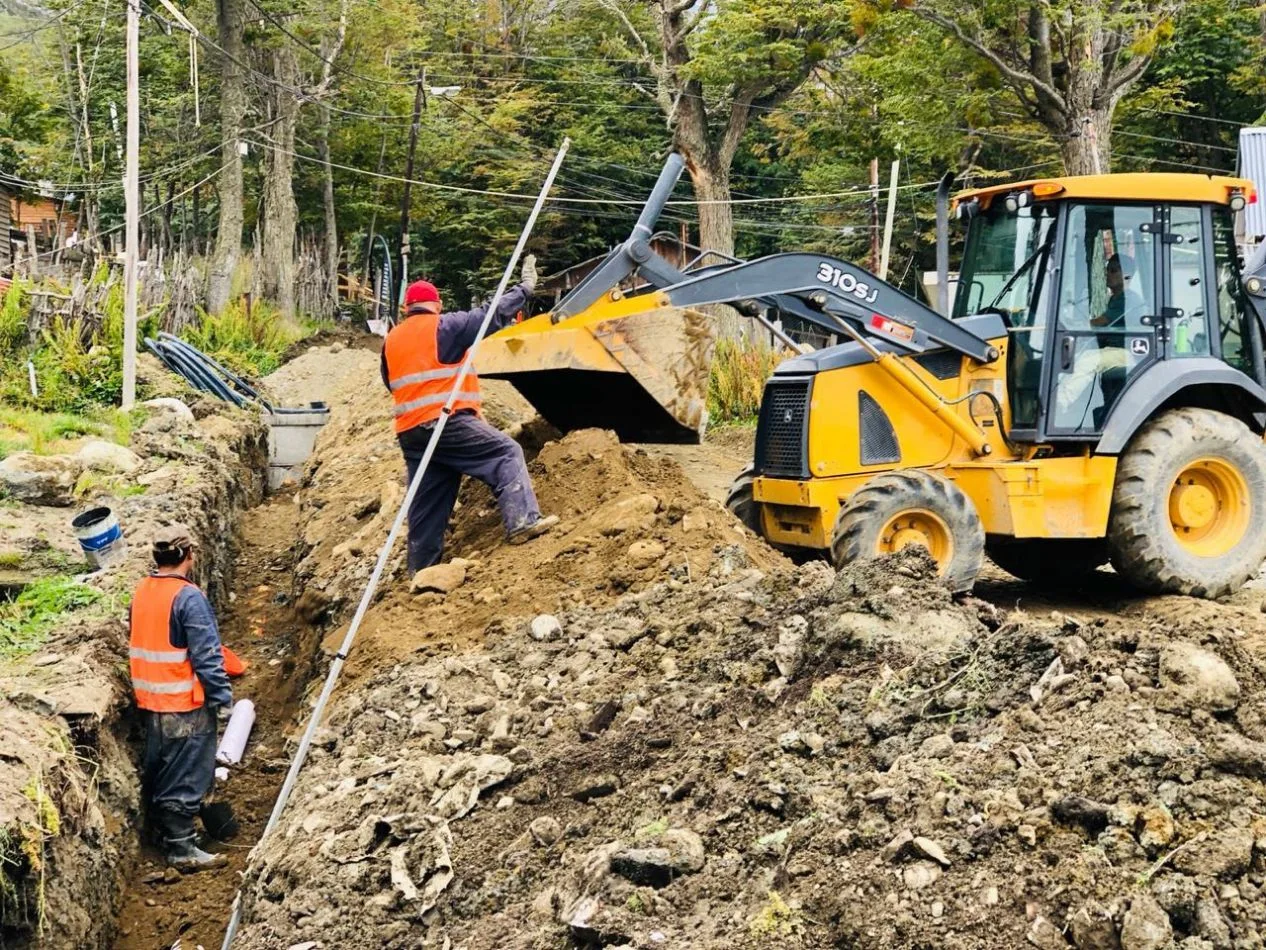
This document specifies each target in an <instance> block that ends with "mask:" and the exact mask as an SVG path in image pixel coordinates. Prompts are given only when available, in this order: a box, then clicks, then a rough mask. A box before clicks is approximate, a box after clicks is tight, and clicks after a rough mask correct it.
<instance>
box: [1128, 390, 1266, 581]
mask: <svg viewBox="0 0 1266 950" xmlns="http://www.w3.org/2000/svg"><path fill="white" fill-rule="evenodd" d="M1108 546H1109V550H1110V551H1111V555H1112V565H1113V566H1114V567H1115V568H1116V569H1117V571H1118V572H1119V573H1120V574H1121V575H1123V576H1124V577H1125V578H1126V579H1127V580H1129V581H1130V582H1131V583H1133V584H1135V585H1136V586H1138V587H1140V588H1142V589H1143V590H1147V591H1153V592H1156V593H1170V594H1187V595H1190V596H1193V597H1221V596H1223V595H1225V594H1229V593H1231V592H1232V591H1234V590H1238V589H1239V588H1240V587H1242V586H1243V584H1244V582H1245V581H1247V580H1248V579H1249V578H1250V577H1252V576H1253V575H1254V574H1256V573H1257V571H1258V570H1259V569H1260V567H1261V564H1262V560H1263V558H1266V443H1263V442H1262V438H1261V436H1259V435H1257V434H1256V433H1254V432H1252V431H1251V430H1250V429H1249V428H1248V426H1246V425H1245V424H1244V423H1243V422H1241V421H1240V420H1238V419H1235V418H1233V417H1232V416H1228V415H1225V414H1223V413H1220V412H1214V411H1213V410H1210V409H1174V410H1170V411H1169V412H1165V413H1163V414H1161V415H1160V416H1158V417H1157V418H1155V419H1154V420H1152V421H1151V422H1149V423H1147V424H1146V425H1145V426H1143V427H1142V428H1141V429H1140V430H1139V432H1138V433H1137V434H1136V435H1135V436H1134V438H1133V439H1132V440H1131V441H1130V444H1129V445H1128V446H1127V447H1126V450H1125V453H1124V454H1123V455H1122V456H1121V461H1120V463H1119V464H1118V466H1117V477H1116V486H1115V488H1114V489H1113V493H1112V513H1111V516H1110V518H1109V523H1108Z"/></svg>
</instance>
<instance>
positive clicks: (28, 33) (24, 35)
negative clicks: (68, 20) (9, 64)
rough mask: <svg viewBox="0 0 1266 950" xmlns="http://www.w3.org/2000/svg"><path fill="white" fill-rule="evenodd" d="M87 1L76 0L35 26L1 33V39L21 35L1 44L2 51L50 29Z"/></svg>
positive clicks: (0, 50)
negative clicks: (10, 41) (4, 44)
mask: <svg viewBox="0 0 1266 950" xmlns="http://www.w3.org/2000/svg"><path fill="white" fill-rule="evenodd" d="M86 2H87V0H75V2H74V3H72V4H71V5H70V6H68V7H67V8H66V9H65V10H62V11H61V12H59V13H55V14H53V15H52V16H50V17H48V18H47V19H44V20H41V21H40V22H39V23H37V24H35V26H32V27H28V28H27V29H25V30H15V31H13V32H12V33H0V39H9V38H10V37H14V36H16V37H19V39H17V40H16V41H15V42H13V43H9V44H8V45H6V46H0V52H3V51H4V50H7V49H12V48H13V47H15V46H19V45H21V44H22V43H23V42H24V41H25V40H28V39H30V38H31V37H32V36H34V35H35V34H36V33H39V32H40V31H41V30H46V29H48V28H49V27H50V26H52V25H53V24H55V23H57V22H58V21H59V20H61V19H62V18H63V17H65V16H66V15H67V14H69V13H72V12H74V11H75V10H77V9H79V8H80V7H82V6H83V5H84V4H85V3H86Z"/></svg>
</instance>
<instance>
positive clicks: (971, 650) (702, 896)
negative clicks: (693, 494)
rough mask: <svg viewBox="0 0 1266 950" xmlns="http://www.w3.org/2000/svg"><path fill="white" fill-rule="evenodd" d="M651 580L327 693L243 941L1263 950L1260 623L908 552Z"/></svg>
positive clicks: (720, 555)
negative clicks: (998, 605)
mask: <svg viewBox="0 0 1266 950" xmlns="http://www.w3.org/2000/svg"><path fill="white" fill-rule="evenodd" d="M562 556H566V555H562ZM655 570H656V571H657V572H658V577H657V578H656V581H655V583H653V584H650V585H649V586H646V587H644V588H641V589H637V590H633V591H630V592H628V593H625V594H624V595H623V596H621V597H619V598H618V599H614V600H612V601H610V602H608V603H606V604H605V605H603V606H602V607H601V608H600V609H599V608H595V607H591V606H586V605H585V603H583V602H577V603H576V604H575V606H573V607H569V608H568V609H564V610H561V611H559V613H558V614H557V615H548V614H540V615H535V616H533V615H526V616H521V617H513V616H510V615H506V616H504V617H503V618H501V619H498V620H494V621H493V622H492V623H491V624H490V625H489V626H488V627H487V629H486V630H485V631H484V636H483V640H482V643H480V644H478V645H474V646H467V647H464V648H463V649H462V650H461V651H460V652H458V651H455V650H454V649H452V648H450V647H447V646H445V644H443V643H442V642H429V643H424V644H422V645H421V646H420V647H418V649H417V650H415V651H414V653H413V654H411V655H410V656H408V657H407V658H406V659H404V660H402V661H401V662H399V663H398V664H396V665H394V666H392V667H390V668H389V669H384V670H381V671H379V672H378V673H377V674H375V675H373V676H372V677H367V678H365V679H364V680H363V681H362V682H361V684H360V685H359V686H358V687H357V688H356V689H355V690H354V691H352V692H349V693H345V694H343V695H342V696H341V698H339V701H338V702H337V703H336V705H335V708H334V710H333V712H332V714H331V715H330V716H329V718H328V721H327V723H326V724H325V725H324V726H323V727H322V729H321V731H320V734H319V739H318V743H317V745H316V747H315V748H314V751H313V754H312V757H311V759H310V761H309V764H308V766H307V767H306V768H305V771H304V773H303V775H302V778H301V780H300V783H299V786H298V788H297V790H296V793H295V797H294V799H293V800H292V802H291V804H290V807H289V809H288V811H287V813H286V816H285V818H284V819H283V822H282V824H281V826H280V827H279V829H278V832H277V833H276V834H275V835H274V836H273V837H272V839H271V840H270V841H269V842H267V844H266V845H265V846H264V848H263V849H262V853H260V854H258V855H257V856H256V859H255V861H254V862H253V864H252V866H251V869H250V870H249V872H248V875H247V879H246V882H245V902H246V903H245V925H244V927H243V930H242V931H241V934H240V936H239V939H238V941H237V943H236V944H235V946H237V947H240V948H248V947H254V948H265V947H267V948H275V947H286V946H292V945H294V944H297V943H305V945H308V944H307V943H306V942H308V941H315V942H316V943H315V944H312V945H314V946H320V947H340V948H356V947H365V948H368V947H374V948H378V947H417V946H428V947H437V948H438V947H445V948H453V950H456V948H469V950H475V948H565V947H586V948H588V947H638V948H653V947H680V948H722V947H724V948H727V950H734V948H747V947H841V948H898V947H900V948H966V947H999V948H1001V947H1007V948H1014V947H1023V946H1036V947H1039V948H1043V950H1046V948H1051V950H1053V948H1063V947H1069V946H1073V947H1078V948H1082V950H1090V948H1094V950H1108V948H1123V950H1161V948H1169V947H1175V946H1177V947H1181V948H1183V950H1227V948H1256V947H1262V946H1263V945H1264V938H1263V933H1266V891H1264V890H1263V887H1264V885H1266V874H1264V873H1263V872H1264V871H1266V790H1264V788H1263V785H1262V784H1261V783H1262V780H1263V778H1266V741H1264V740H1266V721H1264V715H1266V693H1264V692H1263V679H1264V673H1266V670H1264V668H1263V663H1262V661H1261V660H1259V659H1257V657H1256V655H1255V654H1254V653H1252V652H1251V651H1250V649H1249V647H1250V646H1251V644H1248V643H1247V642H1246V641H1247V640H1248V639H1251V638H1250V636H1249V635H1248V634H1245V633H1243V632H1241V631H1240V630H1237V629H1232V628H1224V629H1219V628H1217V627H1216V626H1211V625H1210V624H1208V623H1205V622H1196V621H1191V622H1187V621H1183V620H1181V619H1178V620H1174V619H1172V618H1171V619H1169V620H1161V619H1152V620H1148V619H1146V618H1145V619H1143V620H1141V621H1140V620H1138V619H1137V618H1136V619H1135V620H1133V621H1130V622H1128V623H1127V622H1126V621H1123V620H1119V619H1106V620H1097V621H1094V622H1088V623H1079V622H1077V621H1074V620H1071V619H1068V618H1063V617H1059V616H1055V617H1047V618H1042V619H1038V618H1036V617H1028V616H1025V615H1023V614H1018V613H1017V614H1013V615H1005V614H1002V613H1000V612H998V611H997V610H995V608H993V607H991V606H990V605H988V604H986V603H983V602H981V601H974V600H967V601H965V602H958V601H955V600H954V599H953V598H952V597H951V596H950V594H949V593H948V592H946V590H945V589H944V588H943V587H942V586H940V585H939V584H938V583H937V581H936V579H935V577H934V576H933V572H932V569H931V565H930V562H929V561H927V559H926V557H925V555H923V554H922V553H921V552H917V551H907V552H904V553H903V554H901V555H897V556H895V557H893V558H889V559H887V560H885V561H882V562H876V563H873V564H870V565H866V566H859V567H856V568H849V569H846V570H844V571H842V572H841V573H839V574H838V575H836V574H835V572H833V571H832V570H830V569H829V568H828V567H827V566H826V565H825V564H822V563H811V564H807V565H805V566H803V567H799V568H792V567H790V566H776V567H773V568H771V569H770V571H769V573H765V572H763V571H761V570H759V569H757V568H754V567H752V566H751V563H750V560H749V557H748V555H747V554H746V553H745V552H744V551H743V549H742V548H741V547H739V546H737V545H734V546H729V547H723V548H720V549H718V550H717V552H716V556H715V557H714V558H713V559H712V562H711V566H710V567H709V568H708V569H707V570H706V571H694V572H691V571H689V570H688V569H687V568H686V567H685V566H684V565H677V564H674V563H673V562H672V559H670V558H665V559H664V560H663V561H662V562H661V563H658V564H657V565H656V566H655ZM505 583H506V584H507V585H509V584H512V583H514V581H513V579H512V578H510V577H507V578H506V580H505Z"/></svg>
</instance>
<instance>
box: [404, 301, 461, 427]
mask: <svg viewBox="0 0 1266 950" xmlns="http://www.w3.org/2000/svg"><path fill="white" fill-rule="evenodd" d="M439 329H440V318H439V315H438V314H434V313H417V314H414V315H413V316H411V317H408V318H406V319H405V320H403V321H402V322H400V323H397V324H396V325H395V326H394V327H392V328H391V332H390V333H388V334H387V342H386V343H385V344H384V345H383V352H384V353H385V354H386V356H387V385H388V386H389V387H390V388H391V398H392V399H393V400H394V401H395V404H396V431H397V432H404V431H406V430H408V429H412V428H414V427H415V426H420V425H426V424H428V423H431V422H434V421H435V420H436V419H438V418H439V417H440V410H441V409H442V408H443V407H444V403H446V402H448V396H449V393H450V392H452V389H453V382H454V380H456V379H457V374H458V372H459V371H460V370H461V361H458V362H456V363H443V362H441V361H440V354H439ZM462 356H463V359H464V358H465V354H463V355H462ZM482 402H483V397H482V396H481V395H480V393H479V377H478V376H476V375H475V371H474V369H473V368H472V369H471V371H470V372H469V373H467V374H466V378H465V379H463V380H462V388H461V392H459V393H458V394H457V401H456V402H454V403H453V411H454V412H457V411H458V410H459V409H470V410H473V411H475V412H478V411H479V406H480V403H482Z"/></svg>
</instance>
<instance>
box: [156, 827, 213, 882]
mask: <svg viewBox="0 0 1266 950" xmlns="http://www.w3.org/2000/svg"><path fill="white" fill-rule="evenodd" d="M163 850H164V852H165V853H166V856H167V863H168V864H170V865H171V866H172V867H174V868H175V869H176V870H177V871H179V872H181V873H182V874H193V873H194V872H196V871H206V870H210V869H211V868H222V867H224V866H225V865H226V864H228V863H229V858H228V855H225V854H211V853H210V852H209V851H203V850H202V849H201V848H199V847H198V836H197V835H189V837H187V838H168V839H166V840H165V841H164V842H163Z"/></svg>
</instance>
